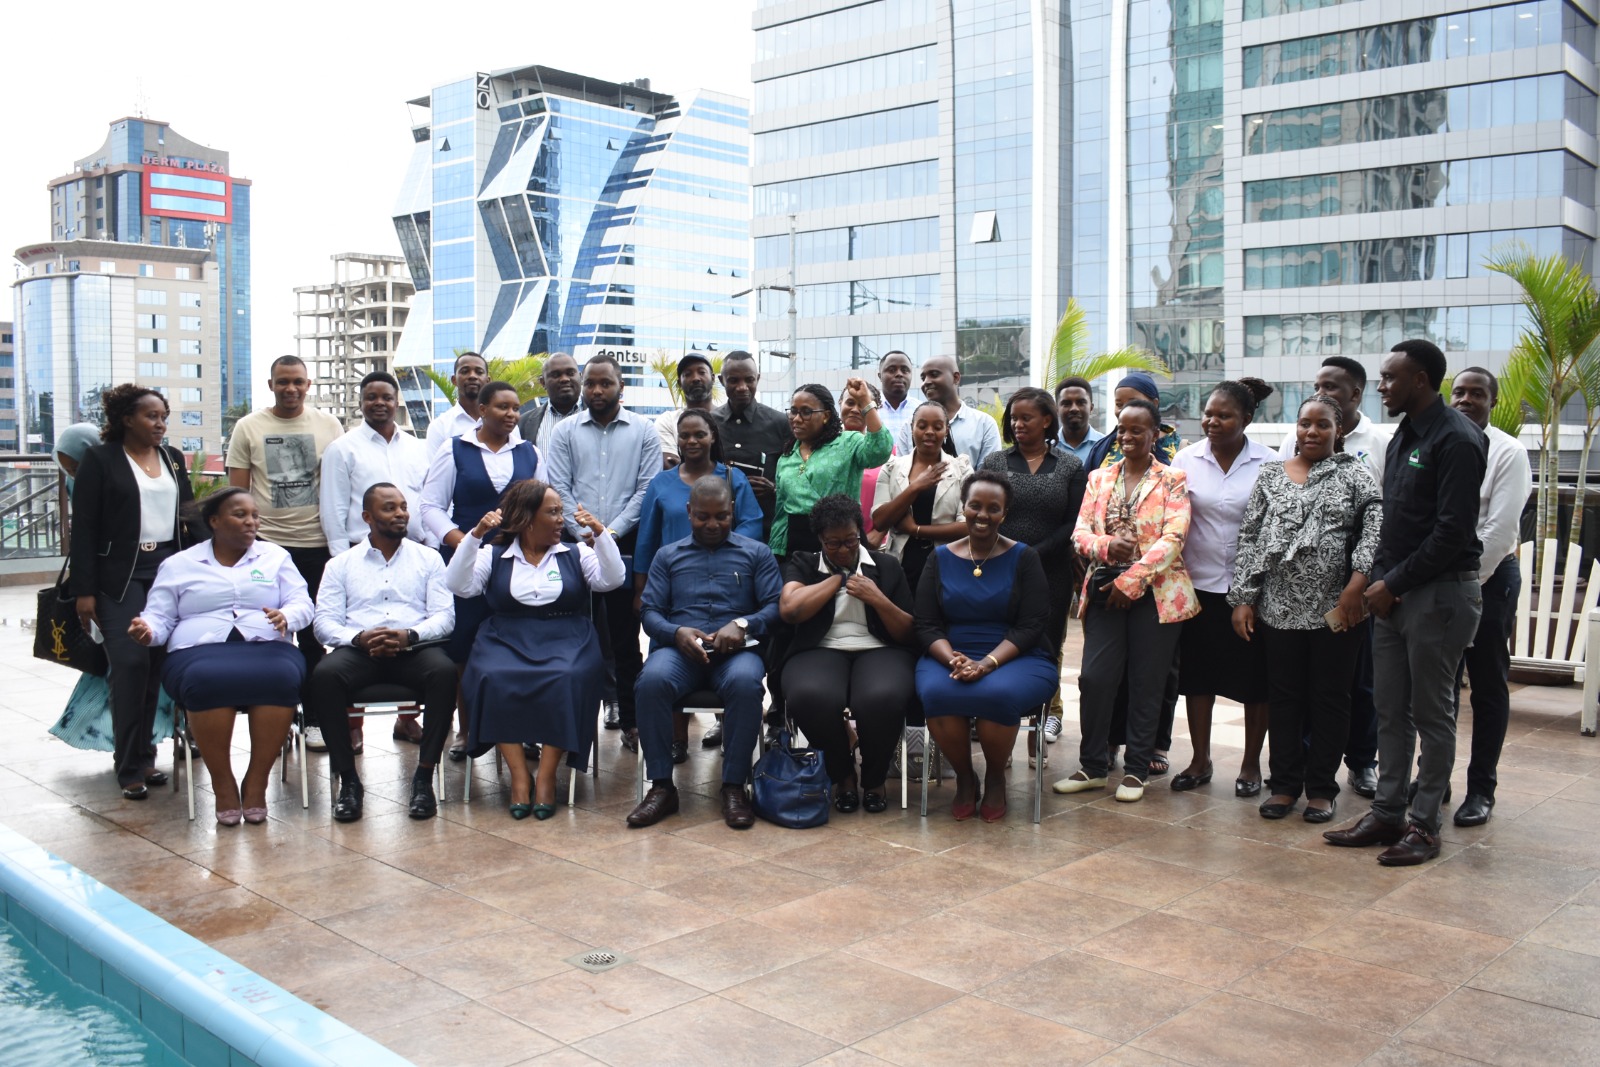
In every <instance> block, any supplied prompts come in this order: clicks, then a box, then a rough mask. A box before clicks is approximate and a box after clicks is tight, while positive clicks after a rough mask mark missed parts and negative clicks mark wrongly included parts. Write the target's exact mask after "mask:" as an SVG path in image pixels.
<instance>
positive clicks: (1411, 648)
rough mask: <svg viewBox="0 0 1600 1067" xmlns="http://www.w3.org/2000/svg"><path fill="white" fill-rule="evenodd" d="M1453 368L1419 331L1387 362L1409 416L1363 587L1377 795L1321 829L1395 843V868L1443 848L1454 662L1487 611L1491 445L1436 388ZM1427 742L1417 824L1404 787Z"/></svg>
mask: <svg viewBox="0 0 1600 1067" xmlns="http://www.w3.org/2000/svg"><path fill="white" fill-rule="evenodd" d="M1444 374H1445V360H1444V353H1443V352H1440V351H1439V349H1438V347H1437V346H1436V345H1434V344H1432V343H1431V342H1428V341H1421V340H1412V341H1401V342H1400V343H1399V344H1397V345H1395V346H1394V350H1393V351H1391V352H1390V353H1389V356H1388V358H1387V359H1385V360H1384V361H1383V368H1382V370H1381V371H1380V376H1379V385H1378V393H1379V394H1380V395H1381V396H1382V397H1383V403H1384V407H1385V408H1386V409H1387V410H1388V412H1389V414H1391V415H1404V416H1405V418H1404V419H1402V420H1401V422H1400V426H1399V428H1398V429H1397V430H1396V431H1395V434H1394V437H1393V438H1391V439H1390V441H1389V448H1388V451H1387V453H1386V454H1385V460H1384V472H1383V534H1382V537H1381V539H1380V540H1379V542H1378V554H1377V559H1376V561H1375V565H1374V567H1373V571H1374V574H1373V578H1374V581H1373V582H1372V583H1371V584H1370V585H1368V586H1367V592H1366V598H1367V606H1368V607H1369V608H1370V609H1371V610H1372V613H1373V614H1374V615H1376V616H1377V621H1376V623H1375V629H1374V631H1373V681H1374V683H1375V684H1374V687H1373V689H1374V695H1375V697H1376V699H1377V704H1378V795H1377V798H1376V799H1375V800H1373V802H1372V810H1371V811H1370V812H1368V813H1367V814H1366V815H1363V816H1362V817H1361V820H1360V821H1359V822H1357V823H1355V824H1354V825H1352V826H1348V827H1345V828H1344V829H1341V830H1330V831H1328V832H1327V833H1325V834H1323V835H1322V836H1323V837H1325V838H1326V839H1327V840H1328V842H1329V843H1330V844H1334V845H1346V846H1356V847H1359V846H1364V845H1376V844H1382V845H1388V846H1389V847H1388V848H1387V849H1385V850H1384V851H1383V852H1382V853H1380V854H1379V856H1378V862H1379V863H1381V864H1383V865H1384V866H1386V867H1407V866H1412V865H1414V864H1418V863H1425V862H1427V861H1428V860H1431V859H1433V858H1434V857H1436V856H1438V855H1439V809H1440V807H1441V806H1442V804H1443V802H1444V794H1445V791H1446V790H1447V789H1448V788H1449V786H1450V770H1451V768H1452V767H1453V766H1454V765H1455V758H1456V723H1455V716H1454V715H1453V714H1452V707H1453V698H1454V690H1455V677H1456V665H1457V664H1459V663H1460V662H1461V654H1462V652H1464V651H1465V650H1466V647H1467V645H1468V643H1469V642H1471V640H1472V636H1473V634H1474V633H1476V632H1477V629H1478V617H1479V615H1481V614H1482V612H1483V593H1482V589H1481V587H1480V586H1479V584H1478V563H1479V556H1480V555H1481V554H1482V551H1483V546H1482V545H1481V544H1480V543H1479V541H1478V491H1479V488H1480V487H1481V486H1482V485H1483V475H1484V471H1485V469H1486V468H1487V465H1488V445H1487V443H1486V441H1485V440H1484V436H1483V431H1482V430H1480V429H1478V427H1477V426H1476V425H1475V424H1474V423H1473V422H1472V421H1471V420H1470V419H1468V418H1467V417H1466V416H1465V415H1462V414H1461V413H1460V412H1459V411H1456V410H1454V409H1453V408H1451V407H1450V406H1449V405H1447V404H1446V403H1445V402H1444V398H1443V397H1442V396H1440V395H1439V385H1440V383H1441V382H1443V381H1444ZM1419 741H1420V742H1421V747H1422V757H1421V762H1420V770H1419V771H1418V774H1417V792H1416V796H1415V799H1414V800H1412V801H1411V802H1410V809H1411V810H1410V815H1409V826H1408V825H1407V811H1406V808H1407V787H1408V786H1409V784H1410V782H1409V779H1410V773H1411V760H1412V757H1413V755H1414V753H1415V749H1416V746H1417V743H1418V742H1419Z"/></svg>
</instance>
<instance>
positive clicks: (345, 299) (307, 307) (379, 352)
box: [294, 252, 416, 426]
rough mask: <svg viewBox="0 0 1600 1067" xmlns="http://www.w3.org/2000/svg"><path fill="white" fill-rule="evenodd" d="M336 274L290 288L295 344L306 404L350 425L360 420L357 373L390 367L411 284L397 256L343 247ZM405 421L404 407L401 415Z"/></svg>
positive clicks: (335, 258) (336, 259) (335, 260)
mask: <svg viewBox="0 0 1600 1067" xmlns="http://www.w3.org/2000/svg"><path fill="white" fill-rule="evenodd" d="M331 258H332V259H333V273H334V280H333V281H332V282H328V283H324V284H322V285H303V286H299V287H297V288H296V289H295V291H294V293H295V319H296V325H295V347H296V351H297V352H298V354H299V356H300V358H301V359H303V360H305V364H306V367H307V368H308V370H309V371H310V373H311V382H312V385H311V396H310V397H309V398H307V403H308V404H310V405H311V406H313V407H315V408H317V409H319V410H321V411H326V412H329V413H330V414H332V415H335V416H337V417H338V418H339V419H341V420H343V421H344V423H345V424H346V425H347V426H348V425H350V424H352V423H354V422H356V421H357V420H359V419H360V418H361V396H360V389H359V387H360V385H361V379H362V378H364V377H366V376H367V375H368V374H371V373H372V372H373V371H378V370H381V371H390V372H391V373H392V372H393V369H392V368H391V367H390V360H391V359H392V358H393V355H394V352H395V349H396V348H397V347H399V344H400V333H401V331H402V330H404V329H405V325H406V312H407V309H408V307H409V306H410V304H411V297H412V295H413V294H414V293H415V292H416V286H414V285H413V284H412V283H411V275H410V273H409V272H408V271H407V270H406V261H405V260H404V259H403V258H402V257H400V256H384V255H369V254H363V253H356V252H340V253H338V254H337V255H334V256H332V257H331ZM398 418H399V419H400V422H401V425H408V419H407V416H406V414H405V411H404V408H402V409H401V411H400V414H399V416H398Z"/></svg>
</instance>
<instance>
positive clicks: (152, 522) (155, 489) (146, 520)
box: [122, 450, 178, 544]
mask: <svg viewBox="0 0 1600 1067" xmlns="http://www.w3.org/2000/svg"><path fill="white" fill-rule="evenodd" d="M122 454H123V455H125V456H128V453H127V452H126V451H124V452H123V453H122ZM156 457H157V460H158V461H159V464H160V470H161V473H160V474H158V475H156V476H155V477H154V478H152V477H150V475H148V474H146V473H145V472H144V468H142V467H140V466H139V462H138V460H136V459H134V458H133V457H132V456H128V466H130V467H132V468H133V480H134V482H135V483H136V484H137V485H138V486H139V540H140V541H141V542H143V543H155V544H160V543H162V542H163V541H170V540H172V539H173V538H174V537H176V536H177V535H178V530H177V527H178V482H177V480H176V479H175V478H173V476H172V471H171V470H170V469H169V468H168V467H167V454H166V453H165V452H161V451H159V450H158V451H157V452H156Z"/></svg>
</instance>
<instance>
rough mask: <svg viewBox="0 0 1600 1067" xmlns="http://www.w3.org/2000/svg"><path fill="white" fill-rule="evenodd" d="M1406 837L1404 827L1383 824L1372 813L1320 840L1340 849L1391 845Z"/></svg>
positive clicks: (1328, 832)
mask: <svg viewBox="0 0 1600 1067" xmlns="http://www.w3.org/2000/svg"><path fill="white" fill-rule="evenodd" d="M1405 835H1406V828H1405V826H1404V825H1398V826H1397V825H1395V824H1394V823H1389V822H1384V821H1383V820H1382V819H1380V818H1378V817H1377V816H1376V815H1374V814H1372V812H1370V811H1369V812H1367V813H1366V814H1365V815H1363V816H1361V818H1360V819H1358V820H1356V822H1355V824H1354V825H1353V826H1346V827H1344V828H1343V829H1340V830H1328V831H1327V832H1325V833H1324V834H1323V835H1322V839H1323V840H1324V841H1326V842H1328V844H1330V845H1339V846H1340V847H1342V848H1366V847H1367V846H1368V845H1392V844H1394V843H1395V842H1396V841H1398V840H1400V839H1401V838H1402V837H1404V836H1405Z"/></svg>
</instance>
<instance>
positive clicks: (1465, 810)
mask: <svg viewBox="0 0 1600 1067" xmlns="http://www.w3.org/2000/svg"><path fill="white" fill-rule="evenodd" d="M1493 810H1494V797H1486V796H1484V795H1483V794H1482V793H1468V794H1467V799H1465V800H1463V801H1462V802H1461V806H1460V807H1459V808H1457V809H1456V814H1455V824H1456V825H1457V826H1482V825H1483V824H1484V823H1486V822H1488V821H1489V813H1490V812H1492V811H1493Z"/></svg>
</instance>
